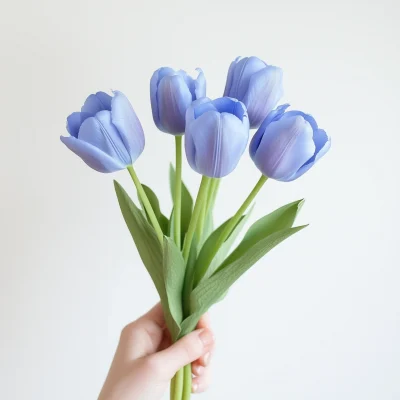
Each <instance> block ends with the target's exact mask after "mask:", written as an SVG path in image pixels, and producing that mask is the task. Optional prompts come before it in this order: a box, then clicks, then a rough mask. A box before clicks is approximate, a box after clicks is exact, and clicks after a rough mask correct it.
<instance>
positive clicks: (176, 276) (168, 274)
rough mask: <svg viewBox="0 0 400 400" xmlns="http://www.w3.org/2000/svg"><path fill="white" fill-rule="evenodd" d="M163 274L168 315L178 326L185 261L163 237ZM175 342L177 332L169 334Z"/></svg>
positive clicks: (181, 312)
mask: <svg viewBox="0 0 400 400" xmlns="http://www.w3.org/2000/svg"><path fill="white" fill-rule="evenodd" d="M163 272H164V281H165V289H166V293H167V298H168V304H169V310H170V313H171V315H172V317H173V319H174V321H176V323H177V324H178V325H180V323H181V322H182V319H183V309H182V291H183V283H184V279H185V261H184V260H183V257H182V253H181V252H180V250H179V249H178V247H176V244H175V243H174V242H173V240H171V239H170V238H167V237H164V256H163ZM171 334H172V340H173V341H175V340H176V339H177V337H178V335H179V330H176V331H174V332H171Z"/></svg>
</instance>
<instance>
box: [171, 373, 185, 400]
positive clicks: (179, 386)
mask: <svg viewBox="0 0 400 400" xmlns="http://www.w3.org/2000/svg"><path fill="white" fill-rule="evenodd" d="M183 377H184V369H183V368H182V369H180V370H179V371H178V372H177V373H176V374H175V376H174V377H173V378H172V381H171V392H170V400H182V392H183Z"/></svg>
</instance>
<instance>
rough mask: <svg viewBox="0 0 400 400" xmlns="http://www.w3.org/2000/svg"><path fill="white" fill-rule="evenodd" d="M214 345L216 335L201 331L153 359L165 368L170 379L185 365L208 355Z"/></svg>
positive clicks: (207, 330)
mask: <svg viewBox="0 0 400 400" xmlns="http://www.w3.org/2000/svg"><path fill="white" fill-rule="evenodd" d="M213 344H214V335H213V334H212V332H211V331H210V330H209V329H199V330H197V331H194V332H192V333H189V334H188V335H186V336H185V337H183V338H182V339H180V340H178V341H177V342H176V343H174V344H173V345H172V346H170V347H168V348H167V349H165V350H163V351H160V352H158V353H156V354H154V355H153V356H151V357H153V361H154V362H155V364H158V365H162V366H163V368H162V372H163V375H165V377H166V378H168V379H170V378H172V377H173V376H174V375H175V373H176V372H177V371H178V370H180V369H181V368H183V367H184V366H185V365H188V364H190V363H192V362H193V361H196V360H197V359H198V358H200V357H201V356H202V355H204V354H206V353H208V352H209V351H210V350H211V348H212V346H213Z"/></svg>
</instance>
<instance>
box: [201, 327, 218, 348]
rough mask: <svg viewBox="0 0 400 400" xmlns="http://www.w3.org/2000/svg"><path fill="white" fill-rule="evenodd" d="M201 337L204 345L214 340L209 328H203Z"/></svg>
mask: <svg viewBox="0 0 400 400" xmlns="http://www.w3.org/2000/svg"><path fill="white" fill-rule="evenodd" d="M199 337H200V340H201V341H202V342H203V344H204V346H208V345H210V344H211V343H213V342H214V335H213V334H212V333H211V332H210V331H209V330H208V329H205V330H203V331H202V332H201V333H200V335H199Z"/></svg>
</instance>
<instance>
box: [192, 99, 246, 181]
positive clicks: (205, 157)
mask: <svg viewBox="0 0 400 400" xmlns="http://www.w3.org/2000/svg"><path fill="white" fill-rule="evenodd" d="M248 140H249V119H248V116H247V111H246V107H245V106H244V104H243V103H241V102H240V101H238V100H236V99H231V98H229V97H222V98H220V99H216V100H210V99H208V98H204V99H201V100H197V101H195V102H194V103H193V104H192V105H191V106H190V107H189V109H188V110H187V113H186V131H185V150H186V156H187V159H188V162H189V164H190V166H191V167H192V168H193V169H194V170H195V171H196V172H198V173H200V174H202V175H205V176H208V177H212V178H221V177H223V176H225V175H228V174H230V173H231V172H232V171H233V170H234V169H235V168H236V166H237V164H238V162H239V159H240V157H241V156H242V154H243V152H244V150H245V149H246V146H247V142H248Z"/></svg>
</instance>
